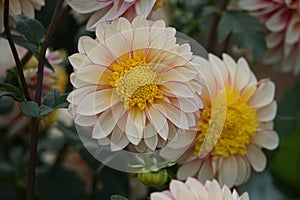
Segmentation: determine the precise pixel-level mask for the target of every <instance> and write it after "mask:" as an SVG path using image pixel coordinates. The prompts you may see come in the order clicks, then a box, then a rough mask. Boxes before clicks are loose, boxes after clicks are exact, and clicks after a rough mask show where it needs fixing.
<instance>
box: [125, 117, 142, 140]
mask: <svg viewBox="0 0 300 200" xmlns="http://www.w3.org/2000/svg"><path fill="white" fill-rule="evenodd" d="M125 131H126V136H127V138H128V140H129V141H130V142H131V143H132V144H134V145H138V143H139V142H140V141H141V139H142V138H143V135H142V134H143V132H140V131H139V130H138V129H137V127H136V126H135V122H134V119H132V117H131V115H130V114H128V116H127V121H126V126H125Z"/></svg>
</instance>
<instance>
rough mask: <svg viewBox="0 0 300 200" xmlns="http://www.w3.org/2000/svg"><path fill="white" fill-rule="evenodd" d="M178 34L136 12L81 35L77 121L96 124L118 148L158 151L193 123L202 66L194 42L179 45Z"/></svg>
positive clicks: (97, 134) (72, 98)
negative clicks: (198, 67)
mask: <svg viewBox="0 0 300 200" xmlns="http://www.w3.org/2000/svg"><path fill="white" fill-rule="evenodd" d="M175 32H176V30H175V29H174V28H170V27H168V28H166V27H165V24H164V22H163V21H161V20H159V21H147V20H146V18H145V17H144V16H138V17H136V18H135V19H134V20H133V21H132V23H130V22H129V21H128V20H127V19H125V18H119V19H116V20H114V21H113V22H112V23H111V24H107V23H100V24H98V26H97V29H96V39H92V38H90V37H86V36H84V37H81V38H80V39H79V44H78V50H79V53H76V54H74V55H72V56H70V57H69V60H70V63H71V64H72V65H73V68H74V73H72V74H71V77H70V80H71V83H72V84H73V86H74V91H73V92H71V93H70V94H69V96H68V98H67V100H68V101H69V102H70V110H71V112H72V113H73V114H74V117H75V123H76V124H77V125H79V126H82V127H92V128H93V132H92V137H93V139H98V141H99V143H100V144H101V145H108V144H110V147H111V149H112V150H113V151H116V150H121V149H123V148H125V147H126V146H127V145H128V144H133V145H135V146H136V147H137V148H138V150H140V151H144V150H146V148H147V147H148V149H150V150H155V149H156V147H161V146H163V145H164V144H165V143H166V142H168V141H169V140H170V139H172V138H173V137H174V136H175V135H177V133H179V132H180V133H184V132H185V131H186V130H189V129H190V128H191V127H193V126H195V125H196V121H197V119H196V118H197V114H198V110H199V109H200V108H201V106H202V104H201V100H200V98H199V95H198V93H199V92H200V90H201V87H200V85H199V81H198V76H197V74H198V72H197V70H196V68H195V67H194V66H193V56H192V53H191V51H190V46H189V44H182V45H179V44H176V38H175ZM195 120H196V121H195Z"/></svg>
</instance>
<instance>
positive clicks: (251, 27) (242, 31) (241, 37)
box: [218, 11, 267, 63]
mask: <svg viewBox="0 0 300 200" xmlns="http://www.w3.org/2000/svg"><path fill="white" fill-rule="evenodd" d="M230 34H232V38H233V40H234V41H235V43H236V44H237V46H238V47H239V48H249V49H251V51H252V54H253V60H254V63H256V62H257V61H258V60H259V59H260V58H261V57H262V56H263V54H264V52H265V50H266V49H267V46H266V41H265V33H264V28H263V26H262V24H261V23H260V21H259V20H258V19H256V18H255V17H253V16H251V15H249V14H247V13H245V12H241V11H225V12H223V14H222V17H221V20H220V23H219V26H218V37H219V40H220V41H221V42H223V41H224V40H225V39H226V38H227V37H229V35H230Z"/></svg>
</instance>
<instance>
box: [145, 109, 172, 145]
mask: <svg viewBox="0 0 300 200" xmlns="http://www.w3.org/2000/svg"><path fill="white" fill-rule="evenodd" d="M147 116H148V118H149V120H150V122H151V124H152V125H153V126H154V128H155V130H156V132H157V133H159V135H160V136H161V137H162V138H163V139H164V140H167V138H168V134H169V126H168V123H167V120H166V118H165V117H164V116H163V115H162V113H161V112H160V111H159V110H157V109H156V108H155V107H153V106H149V107H148V109H147Z"/></svg>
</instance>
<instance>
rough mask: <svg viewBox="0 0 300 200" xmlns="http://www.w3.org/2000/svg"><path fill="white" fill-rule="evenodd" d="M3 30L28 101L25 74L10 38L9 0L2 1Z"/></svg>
mask: <svg viewBox="0 0 300 200" xmlns="http://www.w3.org/2000/svg"><path fill="white" fill-rule="evenodd" d="M4 30H5V34H6V37H7V40H8V43H9V46H10V49H11V51H12V54H13V57H14V60H15V62H16V67H17V69H18V74H19V77H20V81H21V87H22V90H23V92H24V95H25V98H26V100H28V101H30V100H31V98H30V95H29V92H28V88H27V84H26V80H25V76H24V73H23V67H22V64H21V61H20V59H19V55H18V52H17V49H16V46H15V44H14V41H13V39H12V35H11V32H10V27H9V0H5V1H4Z"/></svg>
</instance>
